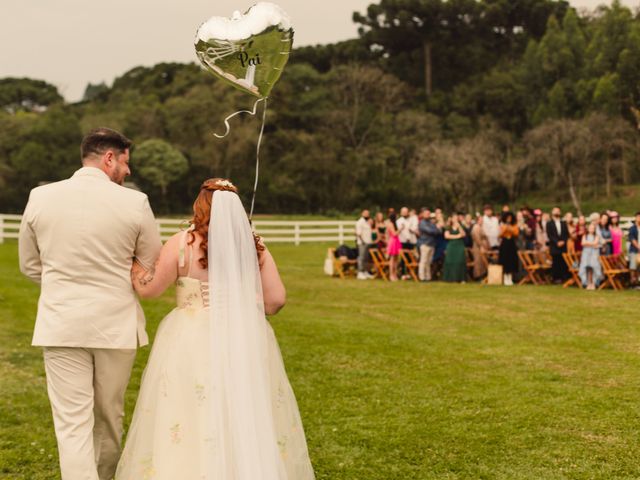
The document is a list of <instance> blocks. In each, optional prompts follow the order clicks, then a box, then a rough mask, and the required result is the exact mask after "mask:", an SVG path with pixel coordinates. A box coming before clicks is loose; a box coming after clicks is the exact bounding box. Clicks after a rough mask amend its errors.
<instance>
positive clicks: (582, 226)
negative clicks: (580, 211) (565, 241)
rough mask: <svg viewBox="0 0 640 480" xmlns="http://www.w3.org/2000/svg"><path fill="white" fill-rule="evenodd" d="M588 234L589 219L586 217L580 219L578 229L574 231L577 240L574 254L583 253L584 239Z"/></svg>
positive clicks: (574, 241)
mask: <svg viewBox="0 0 640 480" xmlns="http://www.w3.org/2000/svg"><path fill="white" fill-rule="evenodd" d="M586 234H587V219H586V218H585V216H584V215H580V216H579V217H578V222H577V223H576V228H575V231H574V235H575V238H574V239H573V245H574V252H575V253H580V252H582V238H583V237H584V236H585V235H586Z"/></svg>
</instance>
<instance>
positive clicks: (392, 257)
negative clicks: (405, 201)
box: [385, 210, 402, 282]
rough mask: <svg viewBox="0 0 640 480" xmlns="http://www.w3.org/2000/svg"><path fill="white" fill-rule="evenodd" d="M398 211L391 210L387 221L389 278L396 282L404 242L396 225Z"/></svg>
mask: <svg viewBox="0 0 640 480" xmlns="http://www.w3.org/2000/svg"><path fill="white" fill-rule="evenodd" d="M396 218H397V217H396V213H395V211H393V210H391V213H390V214H389V218H388V219H387V221H386V223H385V227H386V231H387V255H388V256H389V280H391V281H392V282H396V281H397V280H398V258H399V256H400V250H402V244H401V243H400V238H399V237H398V227H397V226H396V221H397V220H396Z"/></svg>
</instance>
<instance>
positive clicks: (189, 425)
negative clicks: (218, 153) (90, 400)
mask: <svg viewBox="0 0 640 480" xmlns="http://www.w3.org/2000/svg"><path fill="white" fill-rule="evenodd" d="M225 193H227V192H225ZM215 195H216V198H217V197H218V196H219V195H218V192H216V194H215ZM210 245H211V243H210ZM190 257H191V259H193V255H191V256H190ZM181 258H184V256H183V255H181ZM191 263H192V262H191V261H190V262H189V264H191ZM209 265H210V266H211V263H210V264H209ZM210 278H211V277H210ZM212 290H213V289H212ZM176 296H177V308H175V309H174V310H173V311H172V312H171V313H169V315H167V317H165V318H164V320H162V322H161V324H160V325H159V327H158V331H157V334H156V337H155V341H154V344H153V349H152V351H151V354H150V357H149V362H148V364H147V367H146V369H145V372H144V374H143V377H142V384H141V387H140V393H139V396H138V401H137V404H136V407H135V412H134V415H133V420H132V423H131V426H130V428H129V432H128V436H127V440H126V443H125V447H124V451H123V454H122V457H121V460H120V463H119V465H118V469H117V472H116V476H115V478H116V480H152V479H153V480H204V479H207V480H237V479H240V480H243V479H245V478H247V479H248V478H255V479H256V480H259V479H258V478H257V476H256V471H258V472H260V474H259V477H260V478H264V479H274V480H313V479H314V473H313V469H312V466H311V462H310V459H309V454H308V451H307V445H306V440H305V435H304V430H303V427H302V421H301V419H300V414H299V411H298V406H297V403H296V399H295V396H294V393H293V390H292V389H291V386H290V384H289V381H288V378H287V374H286V372H285V369H284V364H283V361H282V356H281V353H280V349H279V347H278V343H277V340H276V337H275V335H274V332H273V329H272V328H271V325H270V324H269V322H268V321H267V320H266V318H264V317H262V319H263V322H264V327H265V328H266V342H265V343H266V362H264V363H266V365H265V367H266V368H265V372H267V375H268V379H266V383H265V386H266V391H268V395H269V397H270V398H269V399H268V404H267V405H269V409H270V410H271V412H270V414H267V417H270V418H266V419H263V420H265V421H266V424H267V425H268V426H269V428H271V427H273V429H272V430H271V431H272V432H273V434H275V437H276V438H274V439H273V440H274V442H273V445H274V446H275V444H276V442H277V446H276V447H275V449H274V450H273V451H274V452H276V451H277V453H276V455H277V456H279V458H277V459H276V460H275V461H273V462H272V465H274V467H273V469H272V472H273V473H268V470H269V469H268V468H264V467H262V466H261V465H260V462H261V461H263V460H265V459H264V458H262V459H260V458H255V459H252V458H251V455H253V453H252V452H253V451H255V450H256V448H254V447H252V450H251V451H249V452H248V453H247V452H242V448H241V447H242V445H244V444H246V443H249V444H250V443H251V441H253V437H255V436H256V432H250V435H249V434H247V437H246V438H240V434H238V433H237V429H236V431H233V430H234V425H233V413H232V412H231V413H227V412H228V411H231V410H232V409H233V408H234V405H231V407H230V408H228V410H223V409H221V408H219V406H220V405H218V403H217V402H219V401H220V402H223V403H224V402H225V401H226V400H219V399H227V400H229V398H230V396H228V395H227V394H229V392H220V391H217V389H221V388H223V389H233V388H236V385H235V384H234V383H225V382H218V378H217V376H216V375H217V373H216V371H215V370H214V368H213V367H212V355H211V354H210V350H211V348H212V343H211V337H212V327H211V326H212V318H215V317H214V316H215V315H216V313H215V312H211V309H210V308H209V282H203V281H200V280H198V279H196V278H191V277H189V276H182V277H179V278H178V280H177V282H176ZM254 298H255V297H254ZM248 300H251V299H248ZM222 314H224V312H223V313H221V315H222ZM254 369H255V368H254ZM229 380H230V382H235V383H238V382H242V379H241V378H240V379H235V380H234V379H229ZM214 383H215V385H213V384H214ZM231 398H232V397H231ZM234 403H242V400H237V401H234ZM220 412H223V414H221V413H220ZM245 417H246V415H245ZM249 427H250V430H251V428H253V426H252V425H250V426H249ZM249 436H251V437H252V438H249ZM233 439H235V440H237V441H239V442H242V445H238V446H237V447H235V448H234V447H233V446H232V445H230V444H233V443H234V440H233ZM220 443H222V444H220ZM266 451H270V450H268V449H266ZM243 455H244V456H243ZM267 460H268V459H267ZM265 461H266V460H265ZM247 462H250V463H255V464H256V468H259V470H254V472H253V473H251V472H248V471H247V469H245V472H244V473H242V470H243V468H244V467H243V465H244V466H246V465H245V464H246V463H247ZM262 472H264V474H263V473H262Z"/></svg>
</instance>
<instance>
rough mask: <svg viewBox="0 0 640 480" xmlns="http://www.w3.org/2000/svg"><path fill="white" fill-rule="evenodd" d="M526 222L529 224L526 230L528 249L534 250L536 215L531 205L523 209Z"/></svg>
mask: <svg viewBox="0 0 640 480" xmlns="http://www.w3.org/2000/svg"><path fill="white" fill-rule="evenodd" d="M522 214H523V215H524V222H525V224H526V225H527V227H526V230H525V240H526V247H525V248H526V249H527V250H533V249H534V248H535V246H536V225H537V222H536V217H535V215H534V213H533V210H531V208H530V207H528V206H525V207H524V208H523V209H522Z"/></svg>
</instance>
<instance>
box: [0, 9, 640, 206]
mask: <svg viewBox="0 0 640 480" xmlns="http://www.w3.org/2000/svg"><path fill="white" fill-rule="evenodd" d="M353 20H354V22H356V23H357V24H358V25H359V32H360V33H359V36H358V38H355V39H352V40H348V41H345V42H340V43H336V44H331V45H319V46H313V47H303V48H297V49H295V50H294V51H293V52H292V54H291V58H290V62H289V64H288V65H287V67H286V69H285V71H284V74H283V76H282V78H281V79H280V82H279V83H278V84H277V85H276V86H275V88H274V89H273V92H272V94H271V97H270V99H269V114H268V119H267V129H266V132H265V133H266V136H265V140H264V144H263V148H262V170H261V179H260V185H259V193H258V197H257V203H256V212H258V213H324V214H331V213H335V212H352V211H354V210H356V209H358V208H362V207H370V208H376V207H378V208H380V207H382V208H384V207H387V206H395V207H398V206H399V205H401V204H408V205H413V206H416V207H420V206H422V205H429V206H436V205H438V206H442V207H446V208H457V209H461V210H468V211H469V210H472V209H475V208H477V207H478V206H479V205H480V204H482V203H485V202H496V203H497V202H509V201H513V200H514V199H516V198H521V197H522V196H526V195H529V194H531V193H532V192H540V191H545V192H554V195H561V196H563V198H566V199H569V200H570V201H571V202H572V203H573V205H574V206H575V207H576V208H577V209H579V207H580V204H581V202H582V201H583V196H584V195H585V194H586V193H585V192H587V191H588V192H590V193H589V194H592V192H594V191H596V192H598V194H599V195H602V196H607V195H609V196H611V195H612V192H613V191H614V189H615V187H616V186H619V185H628V184H634V183H638V182H640V162H639V157H638V151H639V150H638V146H639V140H640V136H639V133H638V125H639V124H638V122H639V121H640V111H639V110H638V109H640V83H639V80H640V16H639V15H638V14H637V13H634V12H633V11H631V10H630V9H628V8H626V7H624V6H622V5H621V4H620V3H619V2H618V1H614V2H613V3H611V4H610V5H608V6H601V7H599V8H598V9H596V10H595V11H589V12H585V11H576V9H574V8H573V7H571V5H570V4H569V3H568V2H566V1H552V0H449V1H444V0H383V1H381V2H380V3H378V4H372V5H370V6H369V7H368V9H367V11H366V12H356V13H354V15H353ZM194 58H195V54H194ZM252 103H253V99H252V98H251V97H250V96H248V95H246V94H243V93H241V92H238V91H236V90H234V89H233V88H231V87H229V86H228V85H226V84H224V83H223V82H220V81H217V80H216V79H215V78H213V77H212V76H211V75H209V74H208V73H206V72H205V71H203V70H202V69H201V68H200V67H199V66H198V65H196V64H195V63H192V64H178V63H162V64H158V65H155V66H153V67H151V68H147V67H137V68H134V69H132V70H130V71H128V72H126V73H125V74H124V75H122V76H120V77H118V78H117V79H116V80H115V81H114V82H113V84H112V85H110V86H109V85H104V84H101V85H88V86H87V88H86V92H85V95H84V99H83V101H81V102H78V103H74V104H68V103H65V101H64V100H63V98H62V97H61V95H60V94H59V93H58V91H57V90H56V88H55V87H54V86H52V85H49V84H47V83H45V82H43V81H39V80H34V79H24V78H23V79H18V78H5V79H0V212H20V211H22V209H23V208H24V205H25V203H26V200H27V196H28V192H29V190H30V189H31V188H33V187H34V186H36V185H38V184H39V183H41V182H47V181H55V180H59V179H62V178H66V177H68V176H69V175H70V174H71V173H72V172H73V171H74V170H76V169H77V168H78V167H79V143H80V140H81V138H82V135H83V134H84V133H86V132H87V131H89V130H90V129H92V128H95V127H98V126H108V127H111V128H114V129H117V130H120V131H122V132H123V133H124V134H126V135H127V136H129V137H130V138H132V139H133V140H134V142H135V144H136V147H135V149H134V151H133V153H132V160H131V164H132V167H133V178H132V180H133V181H135V182H136V184H137V185H139V186H140V188H141V189H142V190H144V191H145V192H147V193H148V194H149V196H150V199H151V202H152V205H153V207H154V210H155V211H156V212H157V213H161V214H167V213H183V212H186V211H188V210H189V208H190V205H191V202H192V201H193V198H194V196H195V194H196V193H197V189H198V186H199V184H200V183H201V182H202V180H203V179H205V178H208V177H212V176H221V177H228V178H230V179H232V180H233V181H234V182H235V183H236V184H237V185H238V186H239V187H240V189H241V191H242V193H243V194H244V196H245V199H247V198H248V197H249V195H250V191H251V188H252V184H253V172H254V160H255V147H256V141H257V137H258V129H259V120H258V119H256V118H253V117H249V116H245V117H242V118H238V117H237V118H235V119H233V120H232V131H231V134H230V135H229V137H227V138H226V139H224V140H219V139H216V138H215V137H214V136H213V133H214V132H219V131H221V130H223V127H224V126H223V124H222V120H223V119H224V117H225V116H226V115H228V114H229V113H232V112H234V111H236V110H239V109H241V108H243V109H244V108H250V107H251V105H252Z"/></svg>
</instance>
